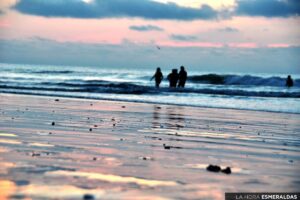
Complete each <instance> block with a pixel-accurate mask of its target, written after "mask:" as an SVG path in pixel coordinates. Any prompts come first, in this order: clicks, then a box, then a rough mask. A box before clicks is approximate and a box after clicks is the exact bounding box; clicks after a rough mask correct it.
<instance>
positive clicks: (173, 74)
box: [168, 69, 179, 88]
mask: <svg viewBox="0 0 300 200" xmlns="http://www.w3.org/2000/svg"><path fill="white" fill-rule="evenodd" d="M178 78H179V74H178V72H177V69H172V72H171V73H170V74H169V75H168V80H169V83H170V88H176V85H177V82H178Z"/></svg>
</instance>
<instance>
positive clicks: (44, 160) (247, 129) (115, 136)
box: [0, 94, 300, 200]
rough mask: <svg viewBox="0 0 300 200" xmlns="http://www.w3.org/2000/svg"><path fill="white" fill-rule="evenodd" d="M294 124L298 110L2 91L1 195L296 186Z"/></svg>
mask: <svg viewBox="0 0 300 200" xmlns="http://www.w3.org/2000/svg"><path fill="white" fill-rule="evenodd" d="M266 106H268V105H266ZM299 133H300V114H289V113H276V112H258V111H245V110H231V109H215V108H214V109H213V108H199V107H184V106H173V105H158V104H142V103H130V102H118V101H100V100H85V99H71V98H57V97H39V96H25V95H12V94H0V191H1V192H0V199H149V200H150V199H151V200H152V199H224V193H225V192H297V191H299V189H298V188H299V186H300V181H299V178H300V177H299V174H300V154H299V152H300V149H299V146H300V135H299ZM210 164H212V165H218V166H221V168H222V169H224V168H226V167H230V169H231V171H232V173H231V174H225V173H222V172H210V171H207V170H206V168H207V166H208V165H210Z"/></svg>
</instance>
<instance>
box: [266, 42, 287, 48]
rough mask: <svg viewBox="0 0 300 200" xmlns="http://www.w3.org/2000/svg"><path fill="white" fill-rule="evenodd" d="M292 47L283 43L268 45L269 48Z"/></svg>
mask: <svg viewBox="0 0 300 200" xmlns="http://www.w3.org/2000/svg"><path fill="white" fill-rule="evenodd" d="M292 46H293V45H290V44H285V43H275V44H268V47H269V48H288V47H292Z"/></svg>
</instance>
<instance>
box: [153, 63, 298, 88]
mask: <svg viewBox="0 0 300 200" xmlns="http://www.w3.org/2000/svg"><path fill="white" fill-rule="evenodd" d="M163 78H164V76H163V74H162V72H161V69H160V67H158V68H157V69H156V72H155V74H154V75H153V76H152V78H151V79H150V81H152V80H153V79H155V86H156V88H159V85H160V83H161V82H162V80H163ZM167 78H168V80H169V87H170V88H176V87H178V88H184V87H185V82H186V80H187V72H186V70H185V69H184V66H181V67H180V71H179V73H178V70H177V69H172V72H171V73H170V74H169V75H168V76H167ZM293 85H294V81H293V79H292V77H291V75H288V77H287V79H286V84H285V86H286V87H288V88H290V87H293Z"/></svg>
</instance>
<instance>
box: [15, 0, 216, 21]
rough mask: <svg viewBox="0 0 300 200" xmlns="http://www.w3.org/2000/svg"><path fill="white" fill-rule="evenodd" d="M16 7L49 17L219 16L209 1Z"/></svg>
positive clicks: (40, 2)
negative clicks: (195, 5) (198, 3)
mask: <svg viewBox="0 0 300 200" xmlns="http://www.w3.org/2000/svg"><path fill="white" fill-rule="evenodd" d="M14 9H16V10H18V11H19V12H21V13H25V14H31V15H38V16H45V17H72V18H121V17H140V18H145V19H155V20H158V19H169V20H195V19H205V20H208V19H215V18H217V15H218V13H217V11H215V10H214V9H213V8H212V7H210V6H208V5H202V6H201V7H199V8H190V7H182V6H179V5H177V4H175V3H160V2H156V1H152V0H94V1H90V2H87V1H82V0H51V1H50V0H49V1H45V0H20V1H18V3H17V4H16V5H15V6H14Z"/></svg>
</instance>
